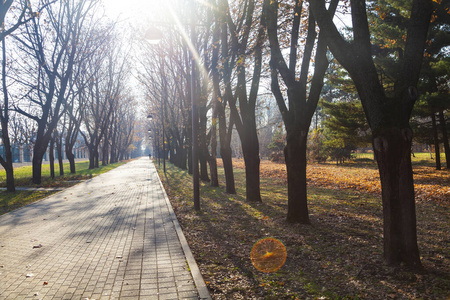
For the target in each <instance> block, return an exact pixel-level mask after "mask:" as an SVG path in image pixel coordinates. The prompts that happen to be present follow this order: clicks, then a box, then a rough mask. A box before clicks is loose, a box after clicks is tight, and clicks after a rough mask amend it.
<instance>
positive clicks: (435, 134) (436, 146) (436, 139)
mask: <svg viewBox="0 0 450 300" xmlns="http://www.w3.org/2000/svg"><path fill="white" fill-rule="evenodd" d="M431 124H432V130H433V139H434V153H435V156H436V170H440V169H441V151H440V149H439V136H438V131H437V126H436V116H435V113H434V112H433V113H432V114H431Z"/></svg>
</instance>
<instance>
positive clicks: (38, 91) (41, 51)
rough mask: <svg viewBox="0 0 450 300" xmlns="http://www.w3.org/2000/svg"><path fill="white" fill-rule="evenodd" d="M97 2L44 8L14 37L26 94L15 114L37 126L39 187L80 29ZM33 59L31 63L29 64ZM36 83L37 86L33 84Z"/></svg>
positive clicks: (35, 163) (36, 175)
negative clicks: (18, 49)
mask: <svg viewBox="0 0 450 300" xmlns="http://www.w3.org/2000/svg"><path fill="white" fill-rule="evenodd" d="M96 4H97V1H87V0H83V1H75V2H74V1H65V2H61V3H59V4H53V5H51V6H48V7H46V9H45V11H44V12H43V13H42V14H41V15H40V17H39V18H34V19H32V21H31V22H30V23H28V24H27V25H26V26H24V28H25V29H24V30H25V32H24V34H25V35H24V37H23V38H22V37H19V36H16V39H17V40H18V42H19V45H20V47H21V51H23V53H24V54H25V57H26V58H25V59H24V61H23V65H22V74H21V78H20V80H21V83H22V84H23V86H24V87H25V88H27V89H28V90H29V91H28V92H27V94H26V96H25V99H27V100H28V102H27V103H25V102H24V101H21V102H19V103H17V104H16V105H15V110H16V111H18V112H19V113H21V114H23V115H24V116H27V117H28V118H30V119H33V120H34V121H35V122H36V123H37V132H36V141H35V145H34V149H33V183H35V184H40V183H41V167H42V159H43V156H44V154H45V152H46V150H47V147H48V143H49V141H50V139H51V135H52V132H53V131H54V129H55V128H56V126H57V124H58V122H59V119H60V118H61V116H62V115H63V114H64V110H65V107H64V104H65V102H66V99H67V96H68V91H69V90H70V87H69V81H70V79H71V77H72V73H73V68H74V64H75V57H76V54H77V51H78V50H79V45H80V40H82V36H81V32H82V31H81V28H82V26H83V24H84V23H85V21H86V19H88V21H89V20H91V19H89V17H92V15H90V14H91V13H92V10H93V8H94V7H95V5H96ZM29 58H32V63H30V62H29V61H28V60H29ZM34 82H36V84H34Z"/></svg>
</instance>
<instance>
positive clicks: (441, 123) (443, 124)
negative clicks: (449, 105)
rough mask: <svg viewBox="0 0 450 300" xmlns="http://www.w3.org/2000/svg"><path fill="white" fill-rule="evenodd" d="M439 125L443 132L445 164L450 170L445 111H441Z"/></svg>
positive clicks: (449, 148)
mask: <svg viewBox="0 0 450 300" xmlns="http://www.w3.org/2000/svg"><path fill="white" fill-rule="evenodd" d="M439 125H440V127H441V131H442V140H443V141H442V142H443V143H444V150H445V162H446V164H447V169H450V145H449V142H448V135H447V127H446V123H445V117H444V110H442V109H441V110H440V111H439Z"/></svg>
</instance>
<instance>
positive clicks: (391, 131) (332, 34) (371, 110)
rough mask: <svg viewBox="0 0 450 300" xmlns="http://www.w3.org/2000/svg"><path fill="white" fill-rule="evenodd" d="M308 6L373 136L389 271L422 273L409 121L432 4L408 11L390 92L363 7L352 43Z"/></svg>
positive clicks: (319, 3) (354, 9)
mask: <svg viewBox="0 0 450 300" xmlns="http://www.w3.org/2000/svg"><path fill="white" fill-rule="evenodd" d="M309 3H310V5H311V8H312V12H313V14H314V17H315V18H316V20H317V22H318V24H319V27H320V30H321V33H324V37H325V38H326V42H327V44H328V47H329V48H330V50H331V52H332V53H333V55H334V57H335V58H336V59H337V60H338V61H339V63H340V64H341V65H342V66H343V67H344V68H345V69H346V70H347V71H348V73H349V74H350V76H351V78H352V80H353V82H354V83H355V86H356V89H357V91H358V94H359V96H360V99H361V103H362V105H363V108H364V112H365V115H366V117H367V120H368V123H369V126H370V129H371V131H372V135H373V142H372V143H373V148H374V151H375V156H376V160H377V163H378V168H379V171H380V180H381V188H382V200H383V223H384V226H383V227H384V257H385V260H386V262H387V263H388V264H390V265H395V264H399V263H401V262H404V263H406V264H407V265H409V266H412V267H417V268H420V267H421V264H420V257H419V249H418V246H417V233H416V213H415V199H414V184H413V175H412V165H411V141H412V131H411V128H410V126H409V119H410V116H411V111H412V109H413V106H414V103H415V102H416V100H417V98H418V93H417V82H418V80H419V75H420V69H421V66H422V60H423V54H424V53H423V52H424V48H425V42H426V39H427V33H428V27H429V23H430V19H431V14H432V11H433V5H432V1H431V0H413V1H412V3H411V6H410V7H409V8H410V18H409V22H408V25H407V34H406V36H405V39H406V41H405V46H404V49H403V51H402V54H403V55H402V57H398V59H397V63H396V64H395V70H396V73H395V77H394V86H393V88H392V90H391V91H389V90H386V88H385V87H384V86H383V83H382V82H381V81H380V76H379V73H378V72H377V68H376V66H375V64H374V60H373V58H372V55H373V52H372V44H371V33H370V29H369V22H368V19H367V12H366V10H367V7H366V3H365V1H360V0H351V1H350V5H351V15H352V23H353V40H352V41H347V40H345V39H344V37H342V36H341V34H340V33H339V31H338V29H337V28H336V25H335V24H334V23H333V18H332V16H331V15H330V14H329V13H328V11H327V10H326V8H325V1H324V0H315V1H310V2H309ZM379 17H380V18H382V17H386V16H385V15H382V14H381V15H379Z"/></svg>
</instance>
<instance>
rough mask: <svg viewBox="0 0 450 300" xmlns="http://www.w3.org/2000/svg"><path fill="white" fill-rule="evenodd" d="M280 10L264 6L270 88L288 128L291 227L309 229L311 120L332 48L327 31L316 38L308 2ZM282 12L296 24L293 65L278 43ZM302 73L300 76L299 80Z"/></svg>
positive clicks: (292, 39)
mask: <svg viewBox="0 0 450 300" xmlns="http://www.w3.org/2000/svg"><path fill="white" fill-rule="evenodd" d="M280 4H281V3H280V2H279V1H272V0H265V1H264V9H265V19H266V22H267V34H268V37H269V42H270V53H271V61H270V66H271V77H272V85H271V88H272V92H273V94H274V96H275V99H276V100H277V104H278V108H279V109H280V112H281V115H282V116H283V122H284V126H285V128H286V147H285V150H284V153H285V160H286V168H287V177H288V212H287V221H288V222H292V223H294V222H295V223H303V224H309V223H310V221H309V214H308V202H307V184H306V163H307V160H306V149H307V141H308V132H309V127H310V125H311V119H312V116H313V114H314V111H315V110H316V107H317V103H318V101H319V97H320V92H321V90H322V86H323V78H324V76H325V72H326V70H327V67H328V59H327V57H326V54H327V45H326V43H325V39H324V34H323V33H322V31H321V32H320V34H319V37H317V32H316V20H315V18H314V16H313V15H312V14H311V13H310V9H309V5H306V4H305V5H303V1H294V2H293V3H283V6H281V5H280ZM336 6H337V1H333V2H332V5H331V6H330V14H331V15H333V14H334V11H335V9H336ZM280 7H281V8H283V10H284V9H286V10H287V11H284V13H285V14H289V15H290V16H291V17H288V18H287V20H292V23H290V24H292V27H290V28H291V29H290V30H286V31H283V33H286V35H288V36H289V39H290V44H289V62H288V63H287V62H286V60H285V57H284V55H283V51H282V49H283V45H282V44H280V41H279V33H278V28H279V24H280V23H281V22H284V21H286V20H285V19H281V18H279V13H278V11H279V8H280ZM328 13H329V12H328V11H327V14H328ZM284 16H286V15H284ZM281 28H283V27H281ZM303 30H304V31H303ZM301 34H306V37H304V39H305V45H304V48H303V53H302V54H303V59H302V62H301V66H300V67H298V66H297V64H298V63H299V61H300V59H299V57H298V49H299V48H300V47H299V46H298V43H299V38H300V35H301ZM316 39H317V40H316ZM315 46H316V47H315ZM314 50H315V56H314ZM312 60H314V75H313V77H312V79H311V78H310V76H309V75H310V74H309V72H310V64H311V61H312ZM299 68H300V72H299V73H300V74H299V75H297V71H298V69H299ZM279 75H280V76H281V78H282V80H283V83H284V84H285V86H286V88H287V92H286V94H287V99H288V105H286V101H285V95H283V91H282V89H281V87H280V84H279V78H278V76H279Z"/></svg>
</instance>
